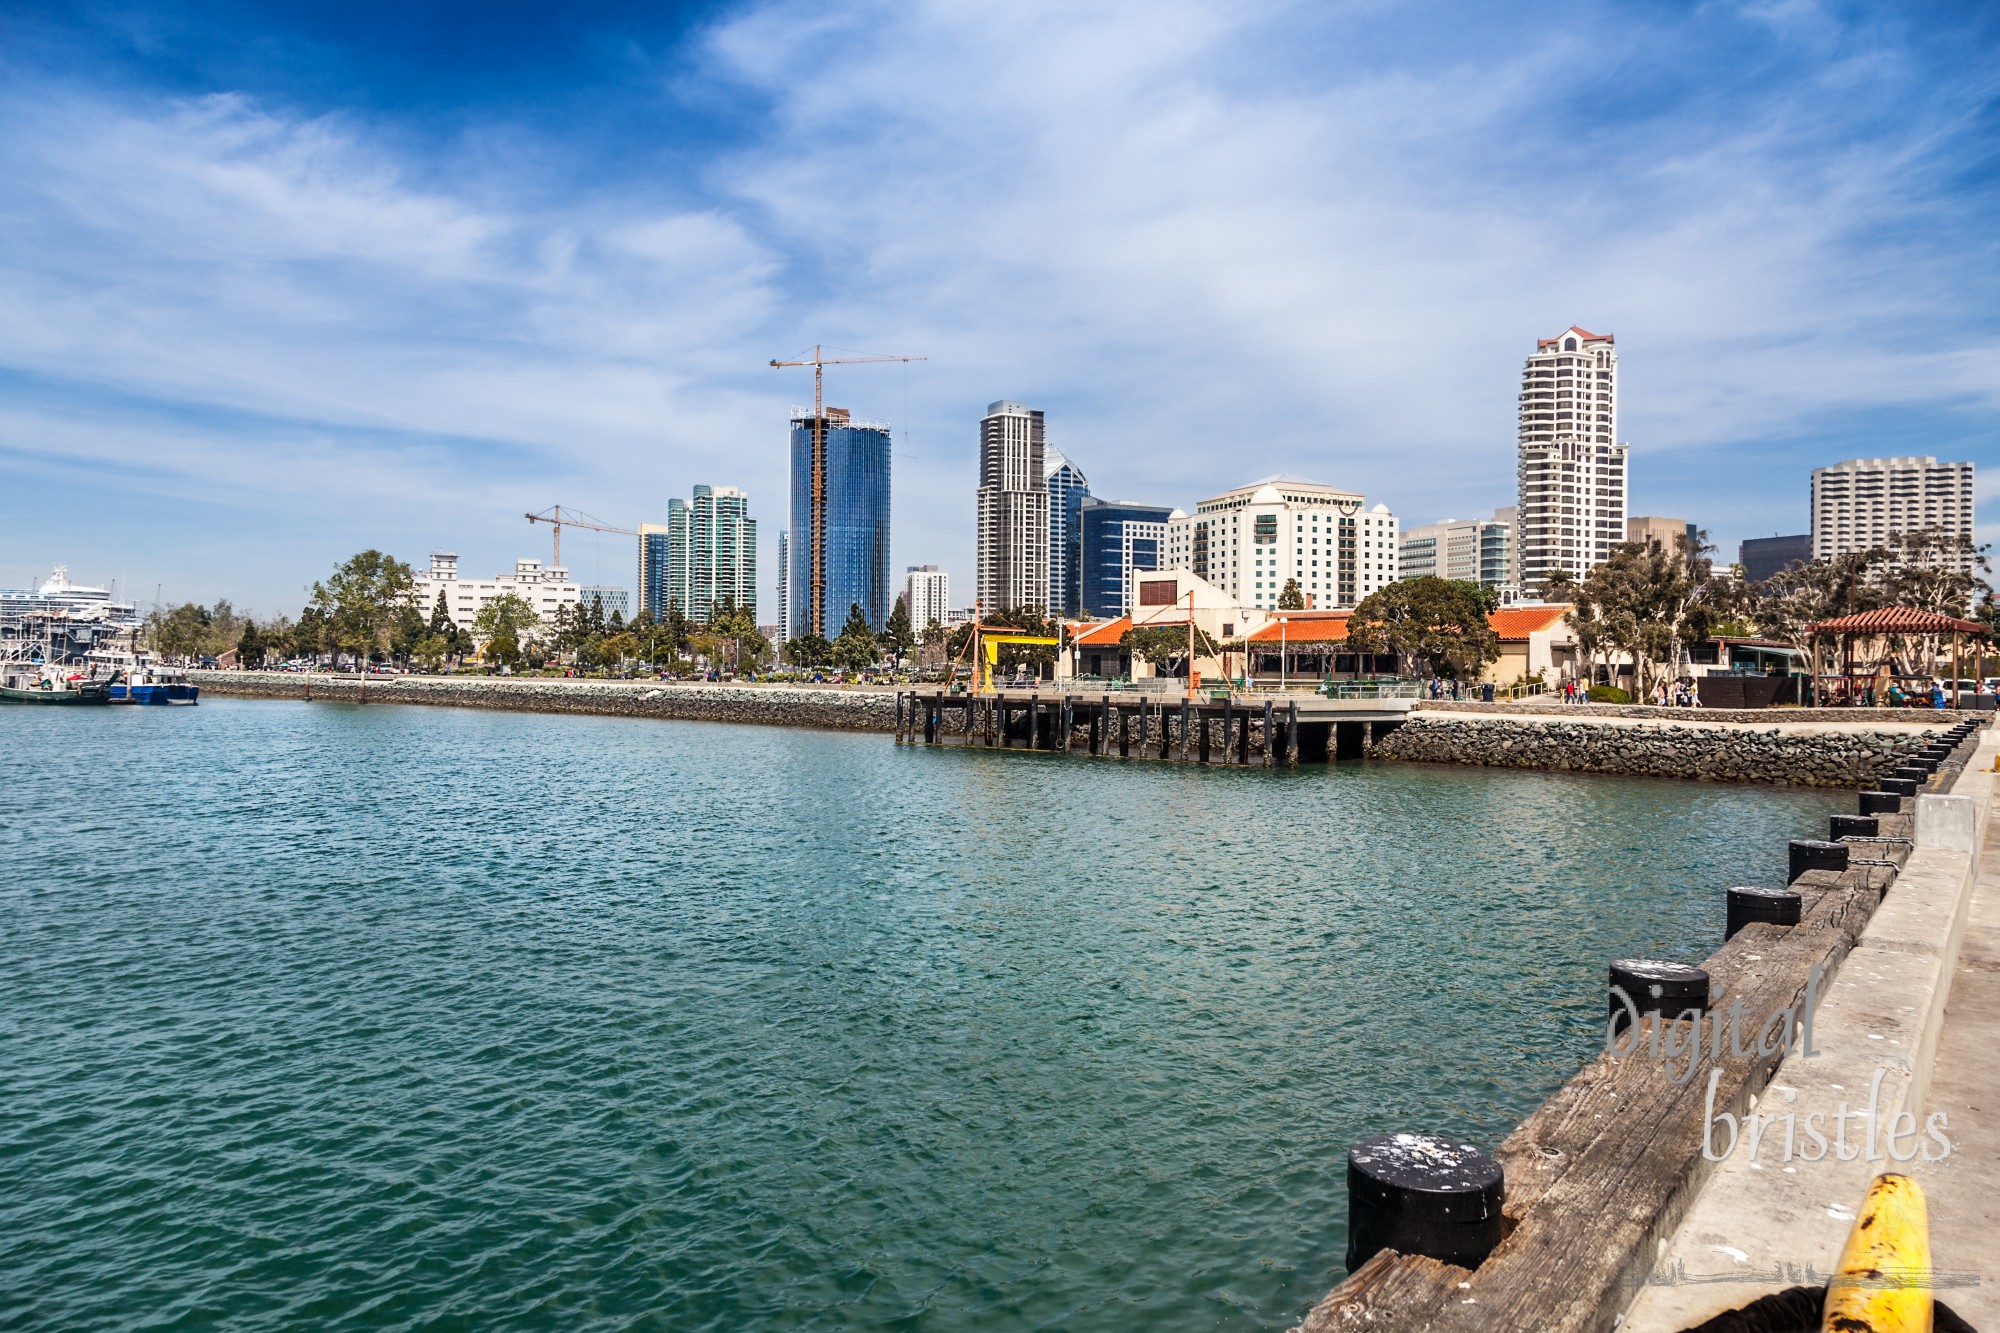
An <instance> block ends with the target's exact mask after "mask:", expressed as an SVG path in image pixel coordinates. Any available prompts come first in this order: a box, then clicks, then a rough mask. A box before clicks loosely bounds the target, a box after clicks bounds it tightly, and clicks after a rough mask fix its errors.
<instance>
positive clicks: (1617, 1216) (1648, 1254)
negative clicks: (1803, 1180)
mask: <svg viewBox="0 0 2000 1333" xmlns="http://www.w3.org/2000/svg"><path fill="white" fill-rule="evenodd" d="M1913 822H1914V820H1913V819H1912V818H1911V816H1908V815H1896V816H1885V817H1884V821H1883V824H1882V833H1883V835H1884V836H1888V837H1907V836H1909V833H1908V828H1909V826H1910V825H1911V824H1912V823H1913ZM1861 846H1864V847H1866V848H1868V849H1869V850H1870V851H1871V852H1872V853H1874V854H1875V855H1876V856H1878V857H1879V858H1880V859H1883V860H1893V861H1895V862H1897V863H1898V864H1900V863H1902V862H1903V861H1905V860H1907V858H1908V856H1909V853H1910V849H1909V848H1908V847H1907V846H1906V845H1903V844H1894V843H1870V844H1861ZM1892 876H1893V872H1892V871H1891V870H1890V869H1888V868H1887V867H1879V866H1851V867H1849V869H1848V870H1846V871H1845V872H1841V873H1839V874H1835V873H1834V872H1831V871H1811V872H1808V873H1807V874H1805V875H1802V876H1800V878H1799V880H1798V881H1797V882H1796V883H1795V884H1794V886H1793V887H1794V888H1796V889H1797V890H1798V891H1799V892H1800V894H1801V896H1802V897H1803V899H1804V902H1803V904H1802V907H1803V910H1802V913H1801V919H1800V923H1799V924H1798V925H1797V926H1794V927H1790V928H1786V927H1779V926H1772V925H1764V924H1758V925H1752V926H1749V927H1746V928H1745V929H1744V930H1742V931H1741V932H1739V933H1738V934H1737V936H1736V937H1735V938H1734V939H1733V940H1730V941H1727V942H1726V943H1725V944H1724V945H1723V946H1722V947H1721V948H1720V949H1718V950H1717V951H1716V952H1715V953H1714V954H1713V955H1711V956H1710V957H1709V958H1708V959H1707V960H1706V961H1705V963H1704V966H1705V968H1706V969H1707V971H1708V972H1709V975H1710V979H1711V983H1712V987H1713V995H1714V1004H1715V1008H1714V1009H1713V1010H1711V1015H1714V1014H1723V1015H1726V1014H1727V1012H1728V1010H1729V1006H1730V1002H1731V1000H1732V999H1734V998H1736V997H1739V996H1740V997H1742V999H1743V1001H1744V1005H1743V1007H1744V1009H1745V1010H1746V1011H1747V1013H1748V1015H1749V1017H1748V1019H1747V1020H1746V1021H1747V1022H1750V1023H1761V1022H1762V1020H1764V1019H1767V1018H1768V1017H1769V1016H1770V1015H1772V1014H1774V1013H1777V1012H1778V1011H1779V1010H1781V1009H1785V1008H1796V1007H1797V1006H1799V1005H1800V1004H1801V1003H1802V1002H1803V1000H1804V998H1805V995H1806V989H1807V984H1808V977H1809V975H1810V972H1811V969H1812V967H1813V965H1814V964H1815V963H1818V964H1819V965H1820V966H1821V967H1822V968H1823V969H1824V971H1823V973H1822V976H1821V979H1820V982H1819V987H1820V994H1821V995H1822V996H1824V995H1825V994H1826V991H1827V988H1828V986H1829V985H1830V984H1831V982H1832V980H1833V978H1834V976H1835V975H1836V974H1837V971H1838V968H1839V964H1840V962H1841V960H1843V959H1844V958H1845V957H1846V955H1847V953H1848V952H1849V951H1850V950H1851V949H1852V948H1853V946H1854V943H1855V941H1856V939H1857V938H1858V937H1859V935H1860V933H1861V930H1862V928H1863V927H1864V926H1865V925H1866V924H1867V922H1868V919H1869V918H1870V916H1872V915H1873V913H1874V910H1875V907H1876V905H1877V904H1878V903H1879V902H1880V899H1881V892H1882V889H1883V886H1884V885H1885V884H1886V883H1887V882H1888V881H1889V880H1890V879H1891V878H1892ZM1657 1021H1658V1020H1653V1019H1648V1020H1645V1023H1644V1025H1643V1026H1642V1028H1641V1035H1642V1036H1644V1035H1646V1034H1648V1033H1650V1031H1651V1030H1652V1029H1653V1028H1654V1027H1655V1026H1656V1024H1657ZM1669 1026H1670V1028H1671V1029H1673V1030H1675V1031H1677V1032H1678V1031H1680V1030H1682V1029H1685V1028H1686V1026H1687V1024H1685V1023H1684V1022H1680V1021H1678V1020H1670V1021H1669ZM1706 1035H1707V1033H1706V1032H1705V1033H1704V1036H1706ZM1749 1035H1752V1036H1753V1038H1754V1034H1749ZM1781 1058H1782V1056H1781V1054H1772V1055H1768V1056H1764V1055H1757V1054H1754V1053H1753V1054H1752V1055H1750V1056H1748V1057H1737V1056H1734V1055H1733V1054H1730V1053H1727V1052H1726V1053H1725V1055H1724V1057H1723V1058H1722V1060H1721V1061H1719V1062H1717V1061H1715V1060H1714V1059H1713V1057H1712V1056H1711V1055H1710V1053H1709V1049H1708V1047H1707V1044H1706V1042H1704V1050H1703V1052H1702V1058H1701V1059H1700V1060H1699V1061H1698V1062H1697V1064H1696V1068H1695V1072H1694V1075H1693V1076H1692V1077H1691V1078H1689V1079H1687V1081H1686V1082H1684V1083H1682V1084H1679V1085H1676V1084H1674V1083H1672V1082H1671V1080H1670V1079H1669V1078H1668V1076H1667V1074H1666V1071H1665V1070H1664V1069H1662V1067H1661V1066H1660V1064H1658V1063H1656V1062H1655V1061H1654V1060H1653V1059H1652V1058H1651V1057H1650V1056H1649V1055H1648V1054H1647V1053H1646V1052H1645V1050H1644V1049H1643V1048H1642V1049H1641V1050H1640V1051H1639V1052H1637V1053H1635V1054H1634V1055H1631V1056H1628V1057H1626V1058H1624V1059H1621V1060H1614V1059H1612V1057H1611V1056H1610V1055H1608V1054H1600V1055H1598V1056H1597V1057H1596V1058H1595V1059H1593V1060H1592V1061H1591V1062H1590V1063H1589V1064H1587V1065H1585V1066H1584V1068H1583V1069H1582V1070H1581V1071H1579V1072H1578V1074H1577V1075H1576V1076H1575V1077H1574V1078H1572V1079H1570V1080H1569V1081H1568V1082H1567V1083H1565V1084H1564V1085H1563V1086H1562V1087H1561V1088H1560V1089H1558V1090H1557V1091H1556V1093H1555V1095H1553V1096H1551V1097H1550V1098H1549V1100H1548V1101H1547V1102H1545V1103H1544V1104H1543V1105H1542V1106H1541V1108H1540V1109H1538V1110H1537V1111H1536V1112H1535V1113H1534V1114H1533V1115H1531V1116H1529V1118H1528V1119H1527V1120H1526V1121H1524V1122H1523V1123H1522V1124H1521V1126H1520V1127H1519V1128H1517V1129H1516V1130H1515V1131H1514V1132H1513V1133H1512V1134H1510V1135H1509V1136H1508V1137H1507V1139H1506V1140H1505V1141H1504V1142H1503V1143H1502V1144H1501V1145H1500V1147H1499V1148H1498V1149H1497V1150H1496V1151H1495V1154H1494V1155H1495V1157H1496V1158H1497V1159H1498V1160H1499V1161H1500V1164H1501V1167H1502V1169H1503V1170H1504V1171H1505V1173H1506V1178H1507V1203H1506V1215H1507V1218H1508V1221H1509V1224H1510V1231H1509V1234H1508V1236H1507V1238H1506V1239H1505V1240H1503V1241H1502V1242H1501V1244H1500V1247H1499V1248H1498V1249H1497V1250H1495V1251H1494V1253H1493V1254H1492V1255H1491V1256H1490V1257H1489V1258H1488V1259H1487V1260H1486V1262H1485V1263H1483V1264H1481V1265H1480V1267H1479V1268H1478V1270H1476V1272H1473V1273H1470V1274H1466V1273H1462V1272H1461V1270H1456V1269H1447V1268H1446V1267H1445V1266H1444V1265H1440V1264H1436V1263H1434V1262H1433V1261H1431V1260H1427V1259H1422V1258H1418V1257H1414V1256H1383V1255H1378V1256H1376V1257H1375V1259H1372V1260H1370V1262H1369V1263H1368V1264H1366V1265H1363V1267H1362V1270H1361V1271H1360V1272H1358V1273H1356V1274H1354V1275H1352V1276H1350V1277H1349V1278H1348V1279H1347V1280H1346V1281H1345V1282H1343V1283H1341V1284H1340V1285H1339V1286H1338V1287H1336V1288H1335V1289H1334V1290H1333V1291H1332V1292H1331V1293H1329V1294H1328V1296H1327V1297H1326V1299H1325V1300H1323V1301H1321V1302H1320V1304H1319V1305H1318V1306H1316V1307H1314V1310H1313V1313H1312V1315H1310V1316H1309V1317H1308V1319H1307V1321H1306V1323H1305V1324H1304V1325H1302V1327H1303V1328H1304V1329H1306V1330H1308V1331H1309V1333H1320V1331H1321V1330H1328V1329H1336V1328H1364V1327H1375V1328H1424V1329H1437V1330H1451V1329H1464V1330H1478V1329H1490V1328H1535V1329H1546V1330H1551V1331H1560V1330H1586V1329H1597V1328H1606V1327H1609V1326H1610V1325H1611V1324H1612V1322H1613V1321H1614V1320H1615V1318H1616V1317H1617V1315H1618V1314H1619V1313H1620V1312H1622V1310H1623V1309H1624V1307H1625V1306H1626V1305H1627V1304H1629V1302H1630V1299H1631V1297H1632V1295H1633V1294H1634V1293H1635V1292H1636V1291H1637V1290H1638V1284H1639V1283H1640V1282H1641V1281H1643V1279H1644V1277H1645V1275H1646V1272H1647V1269H1648V1268H1649V1266H1650V1263H1651V1259H1652V1256H1653V1254H1654V1252H1655V1245H1656V1243H1657V1241H1658V1240H1660V1239H1662V1238H1664V1237H1665V1236H1667V1235H1669V1234H1671V1232H1672V1230H1673V1228H1674V1227H1675V1226H1676V1225H1678V1223H1679V1221H1680V1218H1681V1216H1682V1214H1683V1212H1684V1211H1685V1209H1686V1207H1687V1205H1688V1203H1689V1202H1690V1201H1691V1199H1692V1198H1693V1196H1694V1194H1695V1192H1696V1191H1697V1189H1698V1188H1699V1186H1700V1184H1701V1182H1702V1180H1703V1179H1704V1178H1705V1176H1706V1174H1707V1172H1708V1171H1709V1170H1710V1169H1711V1168H1712V1164H1711V1163H1709V1162H1707V1161H1706V1160H1705V1159H1704V1158H1703V1157H1702V1154H1701V1132H1702V1128H1703V1124H1702V1122H1703V1118H1704V1115H1705V1113H1706V1110H1707V1093H1708V1076H1709V1072H1710V1070H1711V1069H1713V1068H1718V1067H1719V1068H1720V1069H1721V1071H1722V1073H1721V1077H1720V1078H1719V1080H1718V1082H1717V1088H1716V1101H1715V1105H1716V1107H1717V1108H1718V1109H1725V1110H1728V1111H1730V1112H1731V1113H1733V1114H1736V1115H1738V1116H1740V1115H1741V1114H1742V1113H1743V1111H1744V1110H1745V1109H1746V1108H1747V1103H1748V1100H1749V1097H1750V1096H1751V1095H1752V1094H1754V1093H1758V1092H1761V1091H1762V1090H1763V1088H1764V1087H1765V1085H1766V1084H1767V1083H1768V1081H1769V1079H1770V1077H1771V1074H1772V1072H1773V1071H1774V1070H1775V1068H1776V1066H1777V1064H1778V1061H1779V1060H1780V1059H1781ZM1452 1275H1456V1277H1455V1280H1447V1279H1448V1278H1451V1277H1452ZM1460 1284H1463V1285H1460Z"/></svg>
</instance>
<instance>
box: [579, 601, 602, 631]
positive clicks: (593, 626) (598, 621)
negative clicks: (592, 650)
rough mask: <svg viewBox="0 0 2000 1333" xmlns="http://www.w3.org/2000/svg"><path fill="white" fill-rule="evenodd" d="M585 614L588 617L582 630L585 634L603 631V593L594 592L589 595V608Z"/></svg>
mask: <svg viewBox="0 0 2000 1333" xmlns="http://www.w3.org/2000/svg"><path fill="white" fill-rule="evenodd" d="M585 614H586V615H587V616H588V619H587V620H586V621H585V623H584V632H585V633H586V634H602V633H604V594H603V593H595V592H594V593H592V594H591V595H590V609H589V610H588V611H587V612H586V613H585Z"/></svg>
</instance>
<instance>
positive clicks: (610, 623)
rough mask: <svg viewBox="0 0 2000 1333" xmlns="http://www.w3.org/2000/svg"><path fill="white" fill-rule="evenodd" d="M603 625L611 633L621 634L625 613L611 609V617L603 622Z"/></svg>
mask: <svg viewBox="0 0 2000 1333" xmlns="http://www.w3.org/2000/svg"><path fill="white" fill-rule="evenodd" d="M604 627H605V628H606V629H608V630H610V631H611V632H612V633H613V634H623V633H624V632H625V613H624V612H623V611H613V612H612V613H611V619H609V620H607V621H605V622H604Z"/></svg>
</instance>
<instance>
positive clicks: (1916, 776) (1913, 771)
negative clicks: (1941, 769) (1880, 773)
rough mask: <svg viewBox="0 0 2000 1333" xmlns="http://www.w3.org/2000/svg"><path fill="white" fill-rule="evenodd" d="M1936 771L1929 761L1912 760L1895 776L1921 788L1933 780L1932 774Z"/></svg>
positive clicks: (1899, 769)
mask: <svg viewBox="0 0 2000 1333" xmlns="http://www.w3.org/2000/svg"><path fill="white" fill-rule="evenodd" d="M1935 771H1936V770H1935V769H1933V768H1932V767H1931V764H1930V762H1929V761H1928V760H1924V759H1912V760H1910V761H1909V762H1908V763H1906V764H1904V765H1902V766H1901V767H1899V768H1898V769H1897V770H1896V772H1895V776H1896V777H1899V778H1908V779H1909V780H1910V781H1912V782H1914V783H1916V784H1917V785H1918V786H1920V787H1921V786H1922V785H1923V784H1924V783H1926V782H1929V781H1930V780H1931V774H1932V773H1933V772H1935Z"/></svg>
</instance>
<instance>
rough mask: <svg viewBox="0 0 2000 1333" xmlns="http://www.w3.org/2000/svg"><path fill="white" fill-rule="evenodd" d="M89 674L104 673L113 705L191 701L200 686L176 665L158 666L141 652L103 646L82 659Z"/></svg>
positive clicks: (197, 698)
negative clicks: (104, 647) (89, 671)
mask: <svg viewBox="0 0 2000 1333" xmlns="http://www.w3.org/2000/svg"><path fill="white" fill-rule="evenodd" d="M85 660H86V661H88V662H89V663H90V667H91V673H90V674H91V676H92V678H96V677H99V676H108V677H109V681H108V685H109V688H110V693H111V702H112V703H114V704H194V703H199V702H201V687H200V686H199V685H196V684H195V683H194V682H193V681H190V680H189V679H188V673H187V672H186V671H184V670H182V669H181V668H180V667H174V666H162V665H161V664H160V663H158V662H155V661H154V660H153V659H152V658H151V657H150V656H148V655H147V654H145V653H135V652H125V651H123V650H122V649H104V650H101V651H98V652H94V653H91V654H90V655H89V657H88V658H86V659H85Z"/></svg>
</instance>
